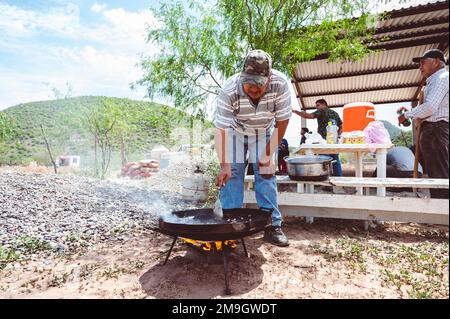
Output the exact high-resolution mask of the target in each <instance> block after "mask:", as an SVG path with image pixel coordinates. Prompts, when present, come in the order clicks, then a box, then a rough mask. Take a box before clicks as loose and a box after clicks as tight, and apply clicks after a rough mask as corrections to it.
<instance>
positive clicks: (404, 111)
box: [397, 106, 411, 127]
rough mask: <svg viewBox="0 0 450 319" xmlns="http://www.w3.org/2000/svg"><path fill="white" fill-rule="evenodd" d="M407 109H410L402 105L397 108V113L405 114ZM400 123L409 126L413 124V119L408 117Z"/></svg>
mask: <svg viewBox="0 0 450 319" xmlns="http://www.w3.org/2000/svg"><path fill="white" fill-rule="evenodd" d="M407 111H408V109H407V108H406V107H404V106H402V107H400V108H399V109H398V110H397V114H398V115H403V114H405V113H406V112H407ZM399 124H400V125H403V126H405V127H408V126H410V125H411V120H410V119H408V118H407V119H406V120H404V121H403V123H399Z"/></svg>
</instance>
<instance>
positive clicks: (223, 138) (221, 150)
mask: <svg viewBox="0 0 450 319" xmlns="http://www.w3.org/2000/svg"><path fill="white" fill-rule="evenodd" d="M215 148H216V153H217V157H218V159H219V163H220V172H219V174H218V175H217V177H216V186H217V187H219V188H220V187H222V186H225V184H226V182H227V181H228V180H229V179H230V178H231V163H229V161H228V148H227V131H226V129H222V128H216V134H215Z"/></svg>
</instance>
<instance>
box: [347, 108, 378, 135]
mask: <svg viewBox="0 0 450 319" xmlns="http://www.w3.org/2000/svg"><path fill="white" fill-rule="evenodd" d="M372 121H375V105H374V104H372V103H370V102H355V103H349V104H346V105H344V111H343V124H342V131H343V132H353V131H363V130H364V129H365V128H366V126H367V125H368V124H369V123H370V122H372Z"/></svg>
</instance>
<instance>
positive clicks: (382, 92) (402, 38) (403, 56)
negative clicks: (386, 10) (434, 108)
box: [294, 0, 449, 109]
mask: <svg viewBox="0 0 450 319" xmlns="http://www.w3.org/2000/svg"><path fill="white" fill-rule="evenodd" d="M448 7H449V2H448V0H447V1H441V2H436V3H432V4H428V5H421V6H416V7H410V8H404V9H400V10H395V11H392V12H391V13H390V15H391V17H393V18H392V19H388V20H385V21H381V22H380V23H379V24H378V26H377V30H381V31H380V32H381V33H377V35H376V37H378V38H382V37H385V36H388V37H390V38H391V40H383V41H382V42H381V44H378V47H381V48H383V47H384V48H385V49H384V50H383V51H379V52H376V53H373V54H370V55H368V56H367V57H365V58H364V59H363V60H361V61H359V62H348V63H340V62H339V63H330V62H328V61H327V60H326V59H324V58H322V59H317V60H313V61H310V62H303V63H299V64H298V65H297V67H296V70H295V79H294V81H295V82H297V83H295V84H294V88H295V90H296V92H297V96H298V97H301V101H303V102H304V105H303V107H304V108H306V109H309V108H314V104H315V103H314V102H315V101H316V100H317V99H319V98H325V99H326V100H327V102H328V104H329V106H331V107H338V106H342V105H344V104H346V103H350V102H359V101H367V102H372V103H375V104H379V103H387V102H406V101H412V100H414V98H415V94H416V93H417V92H418V87H419V86H420V85H421V83H422V76H421V74H420V72H419V70H418V66H417V64H414V63H413V62H412V58H413V57H416V56H420V55H422V54H423V52H424V51H426V50H428V49H431V48H438V47H440V48H441V49H443V50H444V51H445V52H446V56H447V58H448V16H449V15H448V13H449V12H448ZM417 12H420V13H417ZM443 21H444V23H443ZM420 25H424V26H420ZM377 32H378V31H377Z"/></svg>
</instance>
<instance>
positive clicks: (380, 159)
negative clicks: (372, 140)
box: [295, 144, 393, 196]
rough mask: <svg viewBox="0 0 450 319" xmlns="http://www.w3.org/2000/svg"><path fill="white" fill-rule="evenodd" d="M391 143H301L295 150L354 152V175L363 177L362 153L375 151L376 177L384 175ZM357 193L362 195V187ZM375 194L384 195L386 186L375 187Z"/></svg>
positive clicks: (306, 151)
mask: <svg viewBox="0 0 450 319" xmlns="http://www.w3.org/2000/svg"><path fill="white" fill-rule="evenodd" d="M391 147H393V145H392V144H302V145H301V146H300V148H298V149H297V150H295V153H297V154H301V153H304V154H339V153H355V155H356V163H354V165H355V176H356V177H360V178H362V177H363V160H362V159H363V154H364V153H371V152H375V153H376V157H377V177H380V178H385V177H386V157H387V151H388V149H390V148H391ZM357 194H358V195H363V188H362V187H358V188H357ZM377 196H386V187H377Z"/></svg>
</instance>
